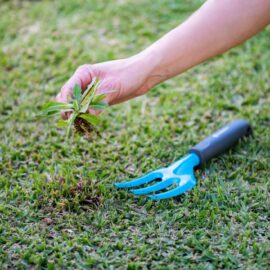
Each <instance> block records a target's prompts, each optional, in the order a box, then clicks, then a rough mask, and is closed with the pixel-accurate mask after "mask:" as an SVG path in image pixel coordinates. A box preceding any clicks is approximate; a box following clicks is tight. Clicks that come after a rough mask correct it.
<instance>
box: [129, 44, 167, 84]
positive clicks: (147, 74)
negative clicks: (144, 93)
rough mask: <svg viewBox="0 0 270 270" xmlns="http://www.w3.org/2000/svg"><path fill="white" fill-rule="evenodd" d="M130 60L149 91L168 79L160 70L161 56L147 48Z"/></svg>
mask: <svg viewBox="0 0 270 270" xmlns="http://www.w3.org/2000/svg"><path fill="white" fill-rule="evenodd" d="M131 58H132V61H134V62H135V63H136V65H137V67H138V69H139V70H140V72H141V73H142V76H143V78H144V80H145V83H146V84H147V86H148V88H149V89H150V88H152V87H154V86H155V85H157V84H159V83H161V82H163V81H165V80H166V79H168V76H166V74H164V73H163V72H162V69H161V63H162V55H161V54H159V53H158V52H156V51H155V50H153V49H150V48H147V49H145V50H144V51H142V52H140V53H138V54H136V55H134V56H133V57H131Z"/></svg>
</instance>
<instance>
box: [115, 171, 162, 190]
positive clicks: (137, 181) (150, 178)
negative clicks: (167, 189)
mask: <svg viewBox="0 0 270 270" xmlns="http://www.w3.org/2000/svg"><path fill="white" fill-rule="evenodd" d="M161 177H162V173H156V172H151V173H148V174H146V175H145V176H142V177H139V178H136V179H134V180H131V181H128V182H121V183H115V184H114V185H115V186H116V187H118V188H132V187H137V186H140V185H143V184H147V183H149V182H151V181H153V180H155V179H157V178H161Z"/></svg>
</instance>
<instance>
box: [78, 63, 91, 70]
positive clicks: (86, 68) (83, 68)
mask: <svg viewBox="0 0 270 270" xmlns="http://www.w3.org/2000/svg"><path fill="white" fill-rule="evenodd" d="M76 71H77V72H89V65H87V64H84V65H81V66H79V67H78V68H77V70H76Z"/></svg>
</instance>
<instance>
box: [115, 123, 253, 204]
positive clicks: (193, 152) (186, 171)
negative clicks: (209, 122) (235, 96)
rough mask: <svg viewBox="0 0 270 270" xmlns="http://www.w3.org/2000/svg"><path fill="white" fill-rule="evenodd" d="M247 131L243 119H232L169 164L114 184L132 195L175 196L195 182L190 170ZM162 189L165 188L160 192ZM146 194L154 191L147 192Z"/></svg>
mask: <svg viewBox="0 0 270 270" xmlns="http://www.w3.org/2000/svg"><path fill="white" fill-rule="evenodd" d="M251 132H252V130H251V126H250V124H249V123H248V122H247V121H245V120H235V121H233V122H231V123H230V124H228V125H226V126H224V127H223V128H221V129H220V130H218V131H217V132H215V133H214V134H212V135H211V136H209V137H208V138H206V139H204V140H203V141H201V142H200V143H199V144H197V145H195V146H194V147H192V148H191V149H190V150H189V154H188V155H186V156H185V157H183V158H182V159H180V160H178V161H176V162H174V163H173V164H172V165H170V166H168V167H166V168H162V169H158V170H155V171H153V172H150V173H148V174H146V175H145V176H143V177H140V178H137V179H134V180H131V181H128V182H122V183H115V186H116V187H118V188H131V190H130V192H132V193H133V194H135V195H147V196H148V197H149V198H151V199H153V200H161V199H168V198H171V197H174V196H178V195H180V194H182V193H184V192H186V191H188V190H190V189H191V188H193V187H194V186H195V185H196V178H195V176H194V169H196V168H200V167H202V166H203V165H204V164H205V163H206V162H207V161H209V160H210V159H211V158H213V157H217V156H218V155H220V154H222V153H224V152H225V151H227V150H228V149H230V148H231V147H233V146H234V145H235V144H236V143H237V142H238V140H239V139H240V138H242V137H244V136H247V135H249V134H251ZM154 180H160V181H159V182H157V183H155V184H153V185H149V186H146V187H142V188H137V187H139V186H141V185H146V184H148V183H150V182H152V181H154ZM162 190H163V191H164V190H166V191H165V192H161V191H162ZM156 192H160V193H156ZM150 193H154V194H151V195H149V194H150Z"/></svg>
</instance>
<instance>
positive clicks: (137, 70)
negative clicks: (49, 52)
mask: <svg viewBox="0 0 270 270" xmlns="http://www.w3.org/2000/svg"><path fill="white" fill-rule="evenodd" d="M140 59H142V58H141V57H139V56H133V57H131V58H127V59H120V60H114V61H109V62H104V63H99V64H93V65H88V64H86V65H82V66H80V67H79V68H78V69H77V70H76V71H75V73H74V74H73V76H72V77H71V78H70V79H69V80H68V81H67V83H66V84H65V85H64V86H63V87H62V89H61V91H60V93H59V94H58V95H57V97H56V100H57V101H60V102H67V100H68V97H69V96H72V89H73V87H74V86H75V85H76V84H79V85H80V87H81V88H82V90H85V89H86V88H87V86H88V84H89V83H90V82H91V81H92V79H93V78H94V77H97V78H99V79H100V80H101V84H100V86H99V87H98V89H97V93H104V94H106V93H107V96H106V98H105V101H106V102H108V104H110V105H113V104H117V103H120V102H123V101H126V100H128V99H131V98H134V97H137V96H140V95H142V94H144V93H145V92H146V91H147V90H149V89H150V88H151V83H150V81H149V80H148V75H149V66H150V65H149V63H145V64H144V61H141V60H140ZM91 113H94V112H93V111H91ZM63 117H64V118H67V117H68V115H67V114H65V115H63Z"/></svg>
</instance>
